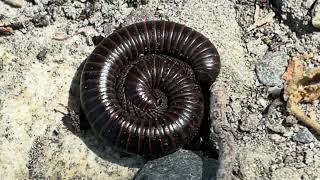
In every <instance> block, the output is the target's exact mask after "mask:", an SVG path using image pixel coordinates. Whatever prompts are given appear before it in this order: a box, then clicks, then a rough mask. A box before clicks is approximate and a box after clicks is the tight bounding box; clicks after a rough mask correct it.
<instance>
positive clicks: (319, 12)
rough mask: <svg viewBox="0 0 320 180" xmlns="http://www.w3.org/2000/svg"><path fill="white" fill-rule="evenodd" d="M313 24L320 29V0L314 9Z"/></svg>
mask: <svg viewBox="0 0 320 180" xmlns="http://www.w3.org/2000/svg"><path fill="white" fill-rule="evenodd" d="M311 22H312V25H313V26H314V27H315V28H318V29H320V1H318V2H317V3H316V4H315V6H314V8H313V9H312V21H311Z"/></svg>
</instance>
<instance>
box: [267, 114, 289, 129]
mask: <svg viewBox="0 0 320 180" xmlns="http://www.w3.org/2000/svg"><path fill="white" fill-rule="evenodd" d="M282 121H283V117H282V114H281V112H278V111H273V112H271V113H270V115H269V117H268V119H267V121H266V126H267V128H268V129H270V130H272V131H274V132H276V133H279V134H283V133H285V132H286V128H285V127H284V126H283V125H282Z"/></svg>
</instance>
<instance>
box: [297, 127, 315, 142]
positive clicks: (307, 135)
mask: <svg viewBox="0 0 320 180" xmlns="http://www.w3.org/2000/svg"><path fill="white" fill-rule="evenodd" d="M292 139H293V140H294V141H296V142H301V143H311V142H314V141H315V137H314V136H313V134H312V133H311V132H310V131H309V130H308V129H307V128H303V129H300V130H299V131H298V132H297V133H296V134H294V135H293V137H292Z"/></svg>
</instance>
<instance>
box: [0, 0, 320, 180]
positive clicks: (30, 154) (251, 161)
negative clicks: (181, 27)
mask: <svg viewBox="0 0 320 180" xmlns="http://www.w3.org/2000/svg"><path fill="white" fill-rule="evenodd" d="M261 2H262V1H261ZM272 2H274V3H275V2H276V3H278V4H277V5H275V4H274V5H271V7H272V8H271V7H270V5H266V6H265V7H261V10H260V13H259V16H260V17H261V18H262V17H264V16H266V15H267V14H268V13H270V12H272V11H276V10H277V9H278V10H279V11H276V12H277V15H276V17H275V18H274V19H273V21H271V22H268V23H267V24H265V25H263V26H261V27H257V28H255V29H253V30H251V31H247V28H248V27H249V26H250V25H251V24H253V19H254V18H253V17H254V11H255V6H254V1H252V0H250V1H248V0H226V1H205V0H199V1H186V0H165V1H164V0H149V1H145V0H141V1H135V0H115V1H103V0H98V1H86V0H74V1H71V0H57V1H49V0H41V1H40V0H35V1H25V3H24V5H23V6H22V7H21V8H15V7H12V6H10V5H9V4H6V3H4V2H3V1H0V26H1V25H2V23H3V22H10V23H16V24H15V25H16V26H14V28H13V33H12V34H9V35H8V34H2V33H0V177H6V178H7V179H132V178H134V176H135V175H136V173H137V172H138V171H139V169H140V168H142V167H144V163H145V160H143V159H141V158H139V157H131V156H123V155H121V154H119V153H117V152H114V151H112V150H111V149H110V148H109V147H107V146H104V145H103V144H102V142H100V141H99V140H98V139H97V138H96V137H95V136H94V134H93V132H91V131H90V130H87V131H83V129H82V127H81V124H79V119H81V118H79V117H81V113H80V111H79V100H78V99H77V97H78V96H79V85H78V83H79V72H80V71H81V63H82V62H83V61H84V60H85V58H86V57H87V56H88V55H89V54H90V52H91V51H92V50H93V48H94V44H96V43H97V42H98V41H99V36H100V35H101V36H107V35H108V34H110V33H111V32H112V31H113V30H115V29H117V28H119V27H121V26H124V25H127V24H131V23H134V22H137V21H143V20H150V19H163V20H170V21H176V22H179V23H183V24H186V25H188V26H190V27H192V28H194V29H196V30H198V31H200V32H202V33H203V34H204V35H205V36H207V37H208V38H209V39H210V40H211V41H212V42H213V43H214V44H215V45H216V46H217V49H218V51H219V53H220V56H221V61H222V69H221V74H220V76H219V80H220V81H222V82H225V83H226V84H228V91H227V92H226V96H227V97H228V99H227V101H228V102H227V107H226V116H227V119H228V122H229V123H230V126H229V128H230V129H232V130H233V131H234V136H235V139H236V141H237V147H238V149H237V152H236V162H235V166H234V174H233V176H234V178H235V179H244V180H251V179H261V180H267V179H301V178H302V179H317V178H320V164H319V162H320V143H319V137H318V136H316V135H314V134H310V133H313V132H312V131H309V132H307V131H303V132H302V135H307V136H301V137H307V140H306V138H304V141H303V142H301V138H300V140H297V139H295V137H297V135H299V133H300V134H301V130H302V129H303V128H304V127H303V125H302V124H299V123H298V122H297V120H296V119H295V118H293V117H291V116H289V115H288V113H287V112H286V110H285V108H284V107H285V102H282V98H281V96H282V89H281V88H282V86H280V87H277V88H271V87H268V86H267V85H269V84H267V83H261V82H259V80H258V75H257V74H256V66H257V64H258V66H261V65H262V64H261V61H260V60H261V59H262V58H263V57H265V55H266V54H269V53H271V54H272V53H274V52H281V53H283V54H286V55H287V56H289V57H291V56H292V53H296V52H299V53H304V52H311V53H313V54H314V56H313V58H311V59H309V60H306V61H305V62H304V64H303V65H304V67H305V68H312V67H315V66H319V65H320V50H319V42H320V33H319V31H318V30H316V29H315V28H314V27H313V26H312V22H311V20H312V16H313V15H312V13H311V12H312V8H314V2H315V1H314V0H283V1H272ZM281 2H282V3H281ZM267 4H268V3H267ZM34 17H37V18H35V19H33V18H34ZM281 18H282V19H281ZM17 22H20V23H17ZM0 29H1V28H0ZM277 63H279V64H278V66H276V67H273V66H274V65H273V64H272V63H266V64H264V65H265V69H267V70H270V69H271V70H275V68H280V67H279V66H281V72H282V71H283V69H286V68H285V67H284V66H286V64H285V62H284V61H281V62H277ZM281 72H280V71H279V72H277V73H276V74H277V78H278V77H279V75H281ZM264 73H268V72H264ZM279 80H281V79H277V83H279V82H280V81H279ZM281 83H282V81H281ZM279 101H280V103H279ZM303 108H305V109H306V110H312V111H314V112H316V114H317V117H318V119H320V117H319V114H320V106H319V103H318V104H317V103H315V104H306V105H304V106H303ZM306 132H307V134H306ZM310 135H312V136H310ZM310 137H311V138H312V141H311V140H310ZM213 140H214V139H213ZM305 140H306V141H305ZM179 157H180V159H179V160H181V161H183V162H184V163H186V162H188V161H187V158H188V159H189V158H190V159H191V160H192V159H194V161H190V166H188V167H186V169H184V170H185V171H187V170H188V168H189V172H194V171H196V170H199V171H196V173H198V174H193V175H192V177H194V178H195V179H199V178H201V177H210V178H213V176H214V169H215V167H216V166H215V165H216V163H212V162H213V161H214V160H212V159H207V160H208V162H209V163H205V162H207V161H204V160H203V159H201V158H200V157H199V156H197V155H195V154H194V153H192V152H189V151H179V152H177V153H175V154H172V155H170V156H169V157H165V158H171V159H176V158H179ZM165 158H164V159H165ZM156 162H157V163H159V164H161V163H166V162H168V161H166V160H161V159H159V160H156ZM170 162H173V161H170ZM152 163H154V161H151V162H149V164H152ZM191 165H193V166H191ZM198 165H200V166H201V165H202V166H203V167H199V166H198ZM147 167H149V168H151V169H152V168H154V167H150V166H149V165H148V164H147V165H145V168H147ZM147 169H148V168H147ZM172 169H176V170H175V171H173V172H172V173H176V174H177V173H178V174H179V171H178V169H179V167H177V166H175V165H174V164H172ZM201 169H202V175H201V172H200V171H201ZM205 169H209V170H210V169H211V170H212V171H205ZM141 172H145V174H146V177H152V175H154V173H155V172H154V171H153V172H150V171H146V170H145V171H143V170H142V171H141ZM204 172H210V173H209V174H206V173H204ZM211 172H212V173H211ZM204 174H205V175H204ZM199 176H201V177H199ZM137 177H139V176H138V175H137ZM188 177H189V176H188ZM190 177H191V176H190ZM185 179H188V178H185ZM190 179H192V178H190Z"/></svg>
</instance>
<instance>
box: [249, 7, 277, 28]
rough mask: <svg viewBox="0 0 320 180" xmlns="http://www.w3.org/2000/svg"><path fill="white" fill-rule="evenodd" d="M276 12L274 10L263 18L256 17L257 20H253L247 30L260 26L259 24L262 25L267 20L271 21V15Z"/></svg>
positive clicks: (267, 21)
mask: <svg viewBox="0 0 320 180" xmlns="http://www.w3.org/2000/svg"><path fill="white" fill-rule="evenodd" d="M275 15H276V14H275V13H274V12H270V13H269V14H268V15H267V16H265V17H264V18H262V19H258V20H257V21H255V22H254V23H253V24H252V25H251V26H250V27H249V28H248V29H247V31H251V30H253V29H255V28H257V27H260V26H263V25H265V24H267V23H269V22H272V20H273V17H274V16H275Z"/></svg>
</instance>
